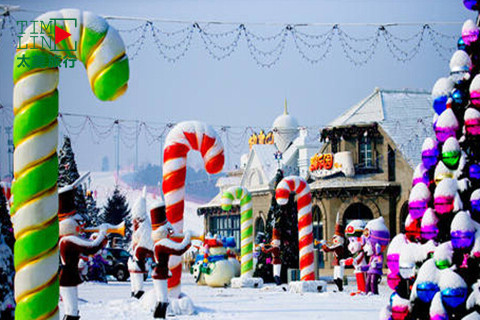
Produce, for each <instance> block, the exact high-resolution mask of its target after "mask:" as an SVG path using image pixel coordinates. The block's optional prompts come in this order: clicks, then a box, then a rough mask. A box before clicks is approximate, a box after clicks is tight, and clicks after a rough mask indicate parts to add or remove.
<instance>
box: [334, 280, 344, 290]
mask: <svg viewBox="0 0 480 320" xmlns="http://www.w3.org/2000/svg"><path fill="white" fill-rule="evenodd" d="M334 282H335V284H336V285H337V287H338V291H340V292H342V291H343V280H342V279H340V278H337V279H335V280H334Z"/></svg>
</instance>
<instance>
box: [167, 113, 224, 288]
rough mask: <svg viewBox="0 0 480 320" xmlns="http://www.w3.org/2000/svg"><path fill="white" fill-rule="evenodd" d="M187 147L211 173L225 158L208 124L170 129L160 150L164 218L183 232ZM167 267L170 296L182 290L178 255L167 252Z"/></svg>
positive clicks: (217, 138)
mask: <svg viewBox="0 0 480 320" xmlns="http://www.w3.org/2000/svg"><path fill="white" fill-rule="evenodd" d="M190 150H197V151H199V152H200V153H201V155H202V157H203V161H204V163H205V170H206V171H207V172H208V173H210V174H215V173H219V172H220V171H221V170H222V168H223V163H224V161H225V157H224V154H223V145H222V141H221V140H220V138H219V137H218V135H217V133H216V132H215V131H214V130H213V128H212V127H210V126H209V125H207V124H205V123H202V122H198V121H185V122H181V123H179V124H177V125H176V126H175V127H174V128H173V129H172V130H171V131H170V132H169V134H168V136H167V138H166V141H165V149H164V151H163V193H164V195H165V207H166V212H167V219H168V221H170V223H171V224H172V225H173V227H174V229H175V231H176V232H178V233H181V232H183V211H184V206H185V177H186V174H187V166H186V165H187V154H188V152H189V151H190ZM169 268H170V271H171V272H172V276H171V277H170V278H169V279H168V288H169V289H170V293H171V295H172V296H174V297H178V296H179V295H180V293H181V288H180V278H181V275H182V265H181V257H179V256H170V260H169Z"/></svg>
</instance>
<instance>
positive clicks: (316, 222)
mask: <svg viewBox="0 0 480 320" xmlns="http://www.w3.org/2000/svg"><path fill="white" fill-rule="evenodd" d="M312 228H313V238H314V239H316V240H323V222H322V212H321V211H320V208H319V207H318V206H313V208H312Z"/></svg>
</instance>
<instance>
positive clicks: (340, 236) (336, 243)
mask: <svg viewBox="0 0 480 320" xmlns="http://www.w3.org/2000/svg"><path fill="white" fill-rule="evenodd" d="M343 229H344V228H343V225H342V224H341V222H340V220H339V217H338V214H337V223H336V225H335V234H334V235H333V238H332V242H331V243H330V244H326V243H322V250H323V251H324V252H333V262H332V265H333V282H335V284H336V285H337V287H338V290H339V291H343V272H344V264H343V261H342V259H343V255H344V248H343V246H344V243H345V238H344V230H343Z"/></svg>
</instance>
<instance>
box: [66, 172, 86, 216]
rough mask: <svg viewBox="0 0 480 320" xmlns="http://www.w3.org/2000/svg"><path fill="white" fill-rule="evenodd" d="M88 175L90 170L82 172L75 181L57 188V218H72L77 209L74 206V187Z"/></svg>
mask: <svg viewBox="0 0 480 320" xmlns="http://www.w3.org/2000/svg"><path fill="white" fill-rule="evenodd" d="M89 175H90V171H87V172H85V173H84V174H82V175H81V176H80V177H79V178H78V179H77V180H75V182H73V183H72V184H69V185H66V186H64V187H62V188H60V189H59V190H58V219H59V220H60V221H63V220H65V219H67V218H73V216H74V215H75V213H76V212H77V209H76V207H75V189H76V188H77V186H79V185H80V183H82V181H83V180H85V179H86V178H87V177H88V176H89Z"/></svg>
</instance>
